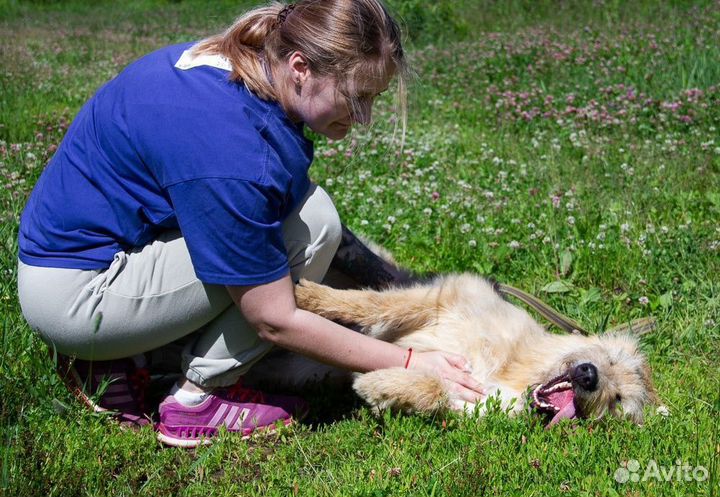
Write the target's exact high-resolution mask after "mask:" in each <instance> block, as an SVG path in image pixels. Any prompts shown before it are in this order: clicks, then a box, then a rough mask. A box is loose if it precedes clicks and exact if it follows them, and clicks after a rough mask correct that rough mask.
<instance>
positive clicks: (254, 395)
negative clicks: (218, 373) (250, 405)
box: [227, 382, 265, 404]
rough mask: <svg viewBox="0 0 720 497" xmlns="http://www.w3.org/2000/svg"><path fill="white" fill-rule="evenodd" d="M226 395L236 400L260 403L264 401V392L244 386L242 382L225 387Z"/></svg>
mask: <svg viewBox="0 0 720 497" xmlns="http://www.w3.org/2000/svg"><path fill="white" fill-rule="evenodd" d="M227 395H228V397H229V398H231V399H233V400H237V401H238V402H255V403H258V404H262V403H264V402H265V394H263V393H262V392H261V391H259V390H253V389H252V388H247V387H244V386H243V384H242V382H238V383H236V384H235V385H233V386H231V387H228V388H227Z"/></svg>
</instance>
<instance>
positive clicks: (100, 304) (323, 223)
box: [18, 186, 341, 387]
mask: <svg viewBox="0 0 720 497" xmlns="http://www.w3.org/2000/svg"><path fill="white" fill-rule="evenodd" d="M283 234H284V239H285V245H286V248H287V252H288V258H289V261H290V273H291V276H292V278H293V280H294V281H297V280H298V279H300V278H306V279H309V280H312V281H317V282H320V281H321V280H322V278H323V277H324V275H325V273H326V272H327V270H328V268H329V266H330V262H331V261H332V258H333V256H334V254H335V251H336V250H337V247H338V245H339V243H340V235H341V225H340V220H339V218H338V214H337V211H336V210H335V206H334V205H333V203H332V201H331V199H330V197H329V196H328V195H327V193H325V191H324V190H323V189H322V188H319V187H317V186H312V187H311V188H310V191H309V192H308V194H307V196H306V197H305V199H304V200H303V201H302V202H301V203H300V206H299V207H298V208H297V209H296V210H295V211H294V212H293V213H291V214H290V216H288V218H287V219H286V221H285V223H284V225H283ZM18 293H19V296H20V305H21V307H22V311H23V314H24V316H25V318H26V319H27V321H28V323H29V324H30V326H31V328H33V329H34V330H36V331H37V332H38V333H39V334H40V335H41V336H42V338H43V339H44V340H45V341H46V342H47V343H48V344H49V346H51V347H53V348H55V349H56V350H57V351H58V352H59V353H62V354H66V355H71V356H76V357H79V358H81V359H87V360H108V359H119V358H123V357H130V356H133V355H136V354H139V353H143V352H148V351H150V350H153V349H156V348H158V347H161V346H163V345H165V344H168V343H171V342H174V341H176V340H178V339H180V338H182V337H185V336H187V335H190V334H193V338H194V339H193V340H190V341H189V343H188V344H187V346H186V347H185V349H184V352H183V360H182V362H183V364H182V368H183V371H184V372H185V374H186V376H187V378H188V379H190V380H191V381H193V382H195V383H198V384H200V385H204V386H208V387H213V386H226V385H231V384H233V383H234V382H235V381H237V379H238V377H239V376H240V375H242V374H243V373H245V372H246V371H247V370H248V369H249V368H250V366H252V364H253V363H254V362H256V361H257V360H258V359H259V358H261V357H262V356H263V355H264V354H265V353H266V352H267V351H269V350H270V347H271V346H270V344H268V343H267V342H263V341H262V340H260V339H259V338H258V336H257V333H256V332H255V330H254V329H253V328H252V327H251V326H250V325H249V324H248V323H247V321H245V319H244V318H243V316H242V314H241V312H240V311H239V310H238V308H237V307H236V306H235V305H234V304H233V302H232V300H231V298H230V295H229V294H228V292H227V290H226V289H225V287H224V286H218V285H206V284H204V283H202V282H201V281H200V280H198V279H197V277H196V276H195V271H194V269H193V266H192V263H191V261H190V256H189V254H188V250H187V246H186V244H185V240H184V239H183V238H182V236H181V235H180V233H179V232H177V231H175V232H168V233H166V234H164V235H163V236H161V237H159V238H158V239H157V240H155V241H154V242H152V243H150V244H149V245H146V246H145V247H142V248H140V249H137V250H132V251H130V252H119V253H117V254H115V258H114V260H113V262H112V263H111V265H110V267H109V268H108V269H106V270H90V271H88V270H79V269H59V268H45V267H36V266H28V265H26V264H23V263H22V262H20V263H19V269H18Z"/></svg>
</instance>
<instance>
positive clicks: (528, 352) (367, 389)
mask: <svg viewBox="0 0 720 497" xmlns="http://www.w3.org/2000/svg"><path fill="white" fill-rule="evenodd" d="M295 295H296V301H297V305H298V307H300V308H302V309H305V310H308V311H311V312H314V313H316V314H319V315H321V316H324V317H326V318H328V319H331V320H333V321H337V322H340V323H343V324H346V325H355V326H359V327H360V329H361V332H363V333H366V334H368V335H370V336H373V337H375V338H378V339H381V340H385V341H389V342H393V343H396V344H398V345H399V346H401V347H406V348H409V347H412V348H413V350H415V351H418V352H419V351H428V350H442V351H447V352H453V353H456V354H460V355H462V356H464V357H465V358H466V359H467V360H468V361H469V362H470V364H471V366H472V371H473V373H472V374H473V377H474V378H475V379H476V380H477V381H479V382H480V384H482V385H483V386H484V388H485V390H486V392H488V395H489V396H494V397H498V398H499V400H500V404H501V407H502V408H503V409H507V410H508V411H509V412H510V413H517V412H520V411H521V410H523V409H527V408H530V409H532V410H534V411H536V412H538V413H540V414H541V415H543V416H545V417H546V418H547V420H548V421H549V423H550V424H555V423H557V422H558V421H560V420H561V419H567V418H576V417H589V418H599V417H602V416H605V415H606V414H611V415H614V416H626V417H628V418H629V419H631V420H632V421H634V422H636V423H641V422H642V420H643V410H644V407H645V406H646V405H648V404H652V403H655V402H656V395H655V391H654V388H653V384H652V380H651V374H650V369H649V367H648V364H647V361H646V359H645V357H644V356H643V355H642V353H641V352H640V351H639V350H638V344H637V340H636V338H635V337H633V336H631V335H629V334H614V333H607V334H604V335H598V336H581V335H556V334H552V333H549V332H547V331H546V330H545V329H544V328H543V327H542V326H540V325H539V324H538V323H537V322H536V321H535V320H534V319H533V318H532V317H531V316H530V315H529V314H528V313H527V312H525V311H524V310H522V309H520V308H518V307H516V306H514V305H512V304H511V303H509V302H507V301H506V300H504V299H503V298H502V297H501V296H500V295H499V294H498V293H497V292H496V291H495V290H494V288H493V286H492V285H491V284H490V283H489V282H488V281H486V280H485V279H483V278H481V277H479V276H476V275H471V274H459V275H451V276H445V277H439V278H437V279H435V280H433V281H431V282H429V283H424V284H416V285H414V286H410V287H407V288H389V289H387V290H382V291H375V290H338V289H334V288H331V287H328V286H324V285H319V284H316V283H311V282H308V281H301V283H300V284H299V285H297V286H296V293H295ZM283 370H287V369H285V368H283ZM310 370H311V369H306V370H305V371H306V372H309V371H310ZM276 371H277V369H276ZM293 374H295V375H298V374H299V375H300V376H296V377H295V378H294V382H295V383H296V384H299V383H301V382H302V381H303V375H302V373H299V372H298V370H295V372H294V373H293ZM306 376H308V377H309V376H310V375H306ZM316 377H317V376H316ZM353 388H354V389H355V391H356V392H357V393H358V395H359V396H360V397H362V398H363V399H364V400H365V401H366V402H367V403H368V404H370V405H371V406H372V407H373V408H375V409H377V410H382V409H396V410H403V411H409V412H424V413H430V412H436V411H438V410H443V409H459V410H463V409H470V410H472V408H473V406H468V405H465V404H464V403H460V402H458V401H456V400H455V401H454V400H453V399H452V398H451V397H450V396H449V395H448V393H447V391H446V389H445V386H444V384H443V382H442V381H441V380H440V378H438V377H436V376H433V375H431V374H428V373H425V372H420V371H415V370H412V369H404V368H401V367H397V368H390V369H382V370H377V371H373V372H370V373H365V374H358V375H355V379H354V382H353ZM484 409H485V407H484V405H483V406H481V407H480V412H481V413H482V412H484Z"/></svg>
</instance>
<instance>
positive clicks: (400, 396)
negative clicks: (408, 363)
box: [353, 368, 449, 414]
mask: <svg viewBox="0 0 720 497" xmlns="http://www.w3.org/2000/svg"><path fill="white" fill-rule="evenodd" d="M353 389H354V390H355V392H357V394H358V395H359V396H360V397H361V398H363V399H364V400H365V401H366V402H367V403H368V404H370V405H371V406H372V408H373V410H374V411H375V412H376V413H378V412H380V411H382V410H385V409H391V410H397V411H404V412H422V413H426V414H431V413H435V412H437V411H439V410H445V409H447V408H448V406H449V401H448V396H447V393H446V392H445V389H444V388H443V384H442V382H441V381H440V378H438V377H436V376H431V375H428V374H427V373H424V372H422V371H415V370H412V369H404V368H389V369H379V370H376V371H373V372H370V373H366V374H362V375H358V376H357V377H356V379H355V382H354V383H353Z"/></svg>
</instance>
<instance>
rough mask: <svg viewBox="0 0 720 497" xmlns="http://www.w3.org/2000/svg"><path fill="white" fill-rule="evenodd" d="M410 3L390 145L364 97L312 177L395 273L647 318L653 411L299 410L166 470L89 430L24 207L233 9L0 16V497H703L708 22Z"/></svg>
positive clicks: (21, 6) (64, 8) (712, 143)
mask: <svg viewBox="0 0 720 497" xmlns="http://www.w3.org/2000/svg"><path fill="white" fill-rule="evenodd" d="M426 3H427V4H429V3H431V2H421V1H419V0H407V1H400V0H397V1H394V2H391V5H392V6H393V8H394V9H395V11H396V12H399V13H400V14H401V15H402V17H403V18H404V19H405V21H406V24H407V29H408V32H409V34H410V36H411V37H412V44H411V47H410V49H409V54H410V58H411V60H412V64H413V67H414V68H415V72H416V77H415V80H414V81H413V84H412V88H411V91H412V98H411V108H410V123H409V127H408V133H407V138H406V143H405V147H404V148H403V149H402V150H400V149H399V148H398V145H397V143H396V142H393V140H392V134H393V124H392V121H393V117H394V112H393V104H392V102H391V101H390V100H389V99H388V100H384V101H381V102H379V103H378V109H377V111H376V123H375V124H374V125H373V126H372V127H371V128H370V129H365V130H358V131H357V132H355V133H354V134H353V136H352V137H351V138H350V139H348V140H345V141H341V142H328V141H326V140H323V139H318V140H317V141H316V157H317V160H316V164H315V165H314V166H313V169H312V170H311V172H312V175H313V177H314V178H315V180H316V181H318V182H319V183H320V184H322V185H323V186H324V187H325V188H326V189H327V190H328V191H329V192H330V193H331V194H332V195H333V196H334V198H335V201H336V204H337V206H338V209H339V211H340V213H341V216H342V217H343V220H344V221H345V223H346V224H348V225H349V226H350V227H351V228H352V229H353V230H355V231H357V232H361V233H364V234H366V235H368V236H370V237H371V238H374V239H375V240H376V241H378V242H381V243H382V244H384V245H385V246H387V247H388V248H389V249H390V250H392V251H393V252H394V253H395V254H396V256H397V258H398V260H399V261H400V262H402V263H403V264H404V265H406V266H408V267H410V268H412V269H414V270H416V271H420V272H423V271H439V272H453V271H474V272H478V273H482V274H486V275H492V276H493V277H495V278H496V279H498V280H500V281H503V282H507V283H510V284H513V285H515V286H519V287H522V288H524V289H526V290H528V291H531V292H534V293H536V294H538V295H539V296H540V297H542V298H544V299H546V300H547V301H548V302H549V303H551V304H552V305H553V306H555V307H557V308H559V309H561V310H562V311H563V312H565V313H566V314H568V315H570V316H571V317H573V318H575V319H576V320H578V321H580V322H581V323H583V324H584V325H585V326H586V327H588V328H592V329H594V330H597V331H598V332H602V331H603V330H604V329H607V328H610V327H612V326H615V325H617V324H619V323H623V322H626V321H629V320H630V319H633V318H637V317H643V316H652V317H654V318H655V319H656V320H657V323H658V326H657V329H656V330H655V332H653V333H652V334H650V335H646V336H644V337H643V339H642V346H643V350H644V351H645V352H646V353H647V354H648V356H649V359H650V362H651V364H652V366H653V370H654V374H653V376H654V380H655V383H656V386H657V389H658V392H659V394H660V396H661V398H662V402H663V404H664V405H665V406H667V408H668V413H669V414H668V415H659V414H654V409H650V410H649V411H648V417H647V422H646V424H645V425H644V426H642V427H637V426H633V425H630V424H628V423H625V422H621V421H617V420H602V421H594V422H590V421H587V422H585V421H584V422H577V423H567V424H563V425H561V426H558V427H556V428H554V429H552V430H547V431H546V430H544V429H543V427H542V426H541V425H540V424H539V423H537V422H536V421H535V420H533V419H531V418H529V417H520V418H516V419H508V418H507V417H506V416H505V415H503V414H502V413H497V412H495V413H492V414H490V415H489V416H488V417H486V418H483V419H480V420H477V419H472V418H459V417H455V416H448V417H443V418H432V419H429V418H424V417H420V416H402V415H391V414H386V415H384V416H383V417H382V418H375V417H373V416H372V415H371V414H370V412H369V411H368V410H367V408H365V407H364V406H362V405H361V404H360V403H359V402H358V401H357V400H356V399H355V398H354V397H353V396H352V395H351V394H349V393H347V392H345V393H343V392H339V393H332V394H328V393H327V392H323V391H318V392H316V393H315V394H312V395H311V396H310V397H309V398H310V400H311V401H312V403H313V411H312V413H311V416H310V420H309V421H308V422H307V423H305V424H303V425H300V426H297V427H294V428H291V429H288V430H284V431H282V432H280V433H279V434H277V435H273V436H271V437H266V438H259V439H257V440H251V441H249V442H243V441H241V440H239V439H238V438H237V437H234V436H232V435H229V434H224V435H222V436H221V437H220V439H219V440H218V441H217V442H216V443H215V444H213V445H212V446H210V447H206V448H200V449H198V450H194V451H185V450H173V449H163V448H162V447H161V446H160V445H159V444H158V443H157V442H156V441H155V438H154V434H153V432H152V431H151V430H149V429H147V430H143V431H141V432H139V433H135V432H124V431H122V430H120V429H119V428H118V427H117V426H116V425H114V424H113V423H111V422H109V421H108V420H107V419H105V418H104V417H102V416H97V415H92V414H89V413H87V412H85V411H84V410H83V409H81V407H80V406H79V405H78V404H77V403H76V402H75V401H74V400H73V399H72V397H71V396H70V394H69V393H67V392H66V391H65V389H64V388H63V387H62V385H61V384H60V382H59V380H58V379H57V378H56V377H55V375H54V373H53V369H52V361H51V360H50V359H49V358H48V356H47V349H46V347H45V345H44V344H42V342H41V341H40V340H39V339H38V338H37V337H36V336H34V335H33V333H32V332H31V331H30V330H29V329H28V327H27V325H26V324H25V322H24V320H23V318H22V316H21V313H20V309H19V305H18V302H17V297H16V290H15V285H16V269H15V265H16V262H15V261H16V256H17V242H16V237H17V226H18V220H19V216H20V213H21V211H22V208H23V205H24V203H25V201H26V199H27V195H28V194H29V192H30V190H31V189H32V186H33V184H34V183H35V181H36V179H37V177H38V175H39V173H40V172H41V170H42V168H43V167H44V165H45V164H46V162H47V161H48V159H49V157H50V156H51V155H52V153H53V151H54V150H55V149H56V147H57V145H58V143H59V142H60V140H61V139H62V137H63V134H64V132H65V130H66V129H67V126H68V123H69V122H70V121H71V120H72V118H73V116H74V115H75V113H76V112H77V111H78V110H79V107H80V106H81V105H82V103H83V102H84V101H85V100H86V99H87V98H88V97H89V96H90V95H91V94H92V93H93V92H94V91H95V90H96V89H97V88H98V87H99V86H100V85H101V84H102V83H103V82H104V81H106V80H108V79H109V78H111V77H113V76H114V75H115V74H117V73H118V72H119V71H120V70H121V69H122V68H123V67H124V66H125V65H127V64H128V63H129V62H131V61H132V60H134V59H136V58H137V57H139V56H141V55H143V54H144V53H147V52H149V51H151V50H153V49H155V48H159V47H161V46H163V45H166V44H169V43H174V42H181V41H188V40H193V39H198V38H201V37H203V36H206V35H208V34H210V33H213V32H215V31H217V30H219V29H221V28H222V27H223V26H225V25H226V24H228V23H229V22H230V21H231V19H232V18H233V17H234V16H235V15H236V14H237V13H239V12H240V11H241V10H242V8H243V5H247V2H244V3H243V2H234V3H231V2H226V1H223V2H214V3H212V5H210V6H208V5H207V4H206V3H205V2H200V1H199V0H198V1H189V0H188V1H178V2H169V1H162V0H131V1H128V2H123V3H122V4H121V3H119V2H102V3H98V2H86V3H80V2H52V1H47V2H37V3H30V2H16V1H9V0H0V39H1V40H2V44H0V174H1V177H2V185H3V188H2V189H0V219H1V223H0V247H2V249H1V250H0V270H2V278H0V287H1V288H2V293H1V295H2V298H1V300H0V329H1V330H2V355H1V356H0V392H2V395H1V396H0V423H1V424H0V426H2V431H1V432H0V436H1V437H2V451H1V452H0V464H1V465H2V467H1V470H0V495H8V496H15V495H17V496H20V495H23V496H30V495H37V496H41V495H42V496H62V497H68V496H72V495H151V496H158V495H187V496H190V495H203V496H206V495H278V496H287V495H342V496H345V495H362V496H385V495H387V496H399V495H412V496H423V495H428V496H433V495H434V496H439V495H452V496H459V495H468V496H476V495H505V494H511V495H602V496H605V495H629V496H635V495H637V496H639V495H643V496H645V495H706V496H712V495H719V494H720V490H719V488H720V469H719V464H718V463H719V462H720V372H719V371H718V353H719V352H720V278H719V277H718V275H720V222H719V219H720V131H719V130H720V46H719V45H718V40H719V39H720V4H718V3H717V2H682V1H674V2H657V3H656V2H649V1H639V2H627V3H626V2H621V1H618V0H614V1H613V0H608V1H601V2H590V1H587V2H549V1H542V2H529V1H528V2H523V1H518V0H513V1H508V2H489V1H487V0H482V1H470V0H462V1H457V2H450V1H443V0H440V1H437V2H433V3H432V6H426V5H425V4H426ZM622 476H626V477H629V478H630V479H629V480H628V481H625V482H622V480H623V478H622ZM616 477H617V478H616ZM618 480H621V481H618Z"/></svg>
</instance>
